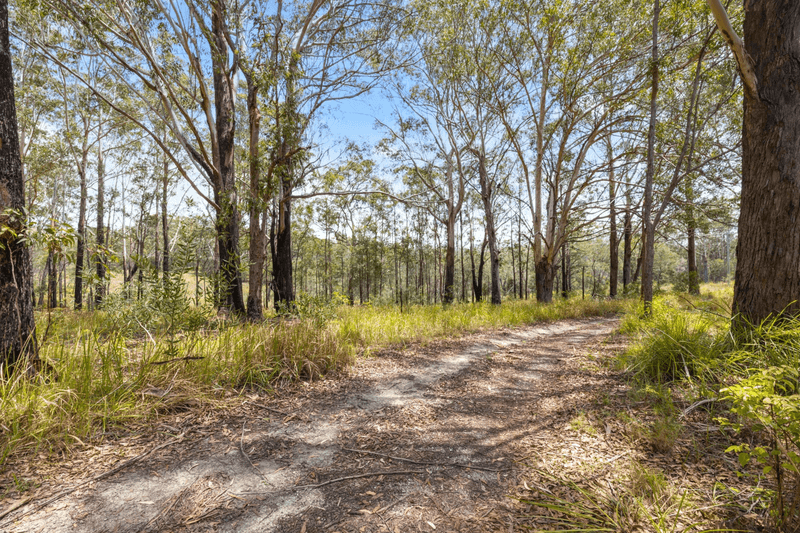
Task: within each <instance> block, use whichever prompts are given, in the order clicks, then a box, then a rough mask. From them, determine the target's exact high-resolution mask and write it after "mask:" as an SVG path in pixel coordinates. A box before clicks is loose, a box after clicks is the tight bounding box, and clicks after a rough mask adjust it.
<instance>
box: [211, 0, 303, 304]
mask: <svg viewBox="0 0 800 533" xmlns="http://www.w3.org/2000/svg"><path fill="white" fill-rule="evenodd" d="M212 5H213V6H214V7H213V9H214V11H213V14H212V33H213V35H214V45H215V47H216V51H215V53H212V54H211V55H212V69H213V74H214V108H215V112H216V123H215V129H216V133H217V152H218V153H217V154H216V157H215V159H216V161H215V162H216V163H217V169H218V170H219V176H218V178H217V180H218V181H217V183H216V184H215V187H214V201H215V202H216V204H217V205H218V206H219V207H220V209H219V211H217V221H216V231H217V241H218V243H219V268H220V275H221V278H222V283H223V286H222V290H223V294H222V295H221V298H220V303H222V305H223V306H225V307H228V308H229V309H230V310H231V311H232V312H233V313H234V314H237V315H244V313H245V307H244V297H243V294H242V275H241V272H240V271H239V209H238V205H237V197H236V172H235V171H236V169H235V167H234V148H235V145H234V136H235V133H236V115H235V112H234V92H235V91H236V88H235V87H234V86H233V85H234V84H233V74H234V73H233V71H232V70H231V69H229V68H228V54H229V50H228V43H227V40H226V38H225V30H224V24H223V21H222V17H223V15H224V10H225V9H226V8H225V6H224V2H223V1H218V2H215V3H213V4H212ZM290 268H291V267H290Z"/></svg>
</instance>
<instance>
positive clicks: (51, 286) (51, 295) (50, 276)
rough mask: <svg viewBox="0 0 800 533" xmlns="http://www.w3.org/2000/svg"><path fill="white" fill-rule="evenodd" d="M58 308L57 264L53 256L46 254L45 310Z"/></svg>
mask: <svg viewBox="0 0 800 533" xmlns="http://www.w3.org/2000/svg"><path fill="white" fill-rule="evenodd" d="M56 307H58V264H57V261H56V257H55V254H54V253H53V252H52V251H50V252H48V254H47V308H48V309H55V308H56Z"/></svg>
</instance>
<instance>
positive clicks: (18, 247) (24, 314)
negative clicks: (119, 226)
mask: <svg viewBox="0 0 800 533" xmlns="http://www.w3.org/2000/svg"><path fill="white" fill-rule="evenodd" d="M12 209H13V210H15V211H17V212H19V213H20V214H21V213H22V212H23V210H24V209H25V183H24V179H23V175H22V161H21V159H20V152H19V137H18V133H17V111H16V105H15V102H14V76H13V73H12V70H11V48H10V45H9V39H8V2H7V1H6V0H0V365H2V366H3V371H4V372H7V371H8V369H9V368H10V367H12V366H15V365H16V364H17V363H18V362H19V361H21V360H22V359H23V357H24V356H25V355H26V354H30V355H31V357H32V358H36V338H35V333H34V323H33V298H32V290H33V285H32V283H33V271H32V268H31V259H30V251H29V250H28V247H27V246H26V245H25V243H24V242H23V241H22V240H21V239H19V238H17V237H16V236H15V235H13V234H12V233H10V232H9V230H11V231H13V232H14V233H15V234H16V235H21V234H23V233H24V231H25V226H24V220H21V218H20V217H16V216H14V215H12V214H10V213H8V210H12Z"/></svg>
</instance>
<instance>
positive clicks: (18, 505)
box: [0, 496, 33, 519]
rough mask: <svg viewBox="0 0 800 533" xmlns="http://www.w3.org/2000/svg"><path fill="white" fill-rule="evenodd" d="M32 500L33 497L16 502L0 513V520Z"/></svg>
mask: <svg viewBox="0 0 800 533" xmlns="http://www.w3.org/2000/svg"><path fill="white" fill-rule="evenodd" d="M32 499H33V496H28V497H27V498H24V499H22V500H20V501H18V502H17V503H15V504H14V505H12V506H11V507H9V508H8V509H6V510H5V511H3V512H2V513H0V519H3V518H5V517H6V516H8V515H9V514H11V513H13V512H14V511H16V510H17V509H19V508H20V507H22V506H23V505H25V504H26V503H28V502H29V501H31V500H32Z"/></svg>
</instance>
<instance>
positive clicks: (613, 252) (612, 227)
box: [608, 140, 619, 298]
mask: <svg viewBox="0 0 800 533" xmlns="http://www.w3.org/2000/svg"><path fill="white" fill-rule="evenodd" d="M608 164H609V165H610V168H609V171H608V203H609V238H608V246H609V252H610V257H609V274H608V283H609V287H608V295H609V296H610V297H611V298H616V297H617V285H618V275H619V242H618V239H617V184H616V182H615V181H614V180H615V178H614V153H613V151H612V147H611V140H609V141H608Z"/></svg>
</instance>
